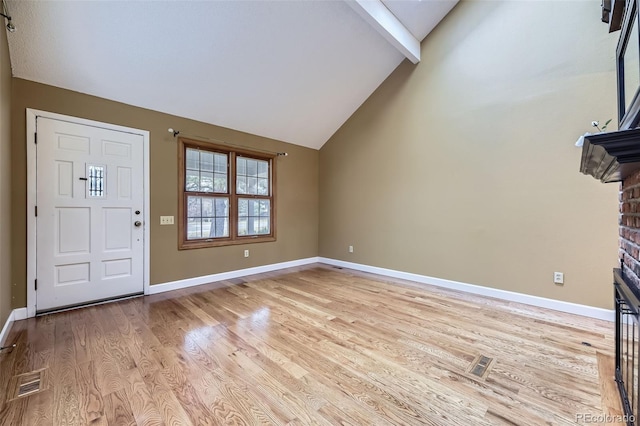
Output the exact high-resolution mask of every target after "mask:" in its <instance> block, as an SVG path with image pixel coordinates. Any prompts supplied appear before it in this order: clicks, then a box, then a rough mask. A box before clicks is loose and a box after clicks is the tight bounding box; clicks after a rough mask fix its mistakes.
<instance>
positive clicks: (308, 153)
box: [12, 78, 319, 307]
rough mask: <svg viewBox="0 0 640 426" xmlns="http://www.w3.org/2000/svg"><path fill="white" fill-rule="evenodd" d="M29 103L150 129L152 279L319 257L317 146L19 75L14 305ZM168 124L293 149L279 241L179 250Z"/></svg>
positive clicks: (281, 189) (20, 284)
mask: <svg viewBox="0 0 640 426" xmlns="http://www.w3.org/2000/svg"><path fill="white" fill-rule="evenodd" d="M26 108H34V109H39V110H45V111H51V112H55V113H59V114H66V115H72V116H77V117H82V118H87V119H90V120H97V121H101V122H106V123H113V124H118V125H122V126H128V127H134V128H139V129H143V130H149V131H150V135H151V138H150V146H151V148H150V162H151V166H150V174H151V193H150V197H151V283H152V284H157V283H163V282H168V281H173V280H179V279H184V278H191V277H197V276H202V275H208V274H214V273H218V272H224V271H229V270H236V269H243V268H248V267H253V266H259V265H265V264H271V263H277V262H284V261H289V260H295V259H301V258H307V257H312V256H317V252H318V156H319V154H318V151H316V150H312V149H308V148H303V147H300V146H295V145H291V144H286V143H283V142H279V141H275V140H271V139H266V138H262V137H258V136H254V135H249V134H246V133H241V132H236V131H233V130H230V129H225V128H221V127H217V126H212V125H208V124H204V123H200V122H196V121H193V120H187V119H185V118H180V117H175V116H171V115H167V114H162V113H159V112H155V111H150V110H146V109H142V108H137V107H133V106H130V105H125V104H121V103H117V102H112V101H107V100H105V99H100V98H96V97H93V96H88V95H84V94H80V93H76V92H71V91H68V90H63V89H60V88H55V87H51V86H46V85H42V84H38V83H34V82H30V81H26V80H21V79H17V78H14V79H13V109H12V120H13V121H12V122H13V138H14V140H15V141H16V143H15V144H14V149H13V152H12V161H13V165H14V180H13V187H12V188H13V199H12V201H13V218H14V226H13V246H14V248H15V251H14V253H15V254H14V268H13V282H14V283H16V286H15V288H14V291H13V296H14V303H13V306H14V307H20V306H25V305H26V287H25V285H26V284H25V280H26V253H25V250H26V247H25V244H26V241H25V240H26V222H25V220H26V219H25V218H26V211H25V204H26V192H25V191H26V181H25V179H26V173H25V172H26V149H25V109H26ZM169 127H173V128H176V129H179V130H181V131H183V133H189V134H191V135H201V136H204V137H208V138H216V139H221V140H224V141H227V142H230V143H234V144H239V145H244V146H247V147H252V148H259V149H264V150H269V151H287V152H288V153H289V156H288V157H280V158H279V159H278V160H277V161H278V164H277V172H278V178H277V191H278V192H277V197H278V198H277V209H278V216H277V221H278V223H277V232H278V235H277V237H278V240H277V241H276V242H273V243H259V244H248V245H237V246H229V247H218V248H208V249H196V250H185V251H178V249H177V246H178V242H177V226H176V225H174V226H160V225H159V222H160V218H159V216H160V215H174V216H176V215H177V212H178V195H177V186H178V183H177V179H178V175H177V170H178V168H177V167H178V164H177V158H176V153H177V142H176V140H175V139H174V138H173V137H172V136H171V135H170V134H169V133H168V132H167V128H169ZM245 249H250V253H251V256H250V257H249V258H244V257H243V251H244V250H245Z"/></svg>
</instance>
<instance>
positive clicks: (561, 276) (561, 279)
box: [553, 272, 564, 284]
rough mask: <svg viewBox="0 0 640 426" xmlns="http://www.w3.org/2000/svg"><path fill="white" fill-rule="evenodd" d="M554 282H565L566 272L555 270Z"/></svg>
mask: <svg viewBox="0 0 640 426" xmlns="http://www.w3.org/2000/svg"><path fill="white" fill-rule="evenodd" d="M553 282H554V283H556V284H564V274H563V273H562V272H554V273H553Z"/></svg>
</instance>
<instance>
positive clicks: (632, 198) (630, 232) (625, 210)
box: [619, 172, 640, 288]
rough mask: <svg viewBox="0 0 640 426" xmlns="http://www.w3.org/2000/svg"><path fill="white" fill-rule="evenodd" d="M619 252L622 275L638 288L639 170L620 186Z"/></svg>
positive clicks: (639, 281)
mask: <svg viewBox="0 0 640 426" xmlns="http://www.w3.org/2000/svg"><path fill="white" fill-rule="evenodd" d="M619 254H620V260H621V261H622V264H623V266H622V268H623V273H624V276H625V277H626V278H627V279H628V282H629V284H635V285H636V287H638V288H640V172H637V173H635V174H633V175H631V176H629V177H628V178H626V179H625V180H624V181H623V182H622V185H621V186H620V250H619Z"/></svg>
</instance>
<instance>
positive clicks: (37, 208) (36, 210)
mask: <svg viewBox="0 0 640 426" xmlns="http://www.w3.org/2000/svg"><path fill="white" fill-rule="evenodd" d="M36 217H38V206H36Z"/></svg>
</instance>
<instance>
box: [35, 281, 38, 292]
mask: <svg viewBox="0 0 640 426" xmlns="http://www.w3.org/2000/svg"><path fill="white" fill-rule="evenodd" d="M35 283H36V290H38V280H37V279H36V280H35Z"/></svg>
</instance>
